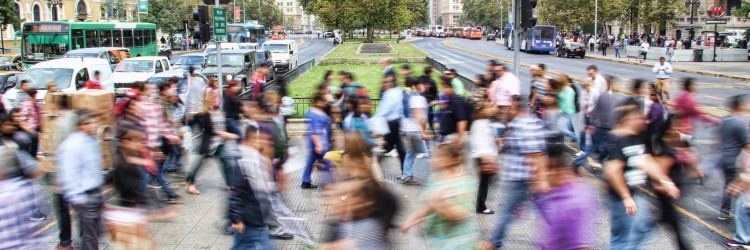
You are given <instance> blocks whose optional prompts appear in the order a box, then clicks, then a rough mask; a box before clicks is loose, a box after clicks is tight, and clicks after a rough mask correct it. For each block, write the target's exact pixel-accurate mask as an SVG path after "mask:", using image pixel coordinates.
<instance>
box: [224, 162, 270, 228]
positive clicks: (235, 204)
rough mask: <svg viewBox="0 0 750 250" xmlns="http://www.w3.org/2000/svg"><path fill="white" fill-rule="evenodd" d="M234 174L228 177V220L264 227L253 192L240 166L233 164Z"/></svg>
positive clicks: (261, 214) (258, 204)
mask: <svg viewBox="0 0 750 250" xmlns="http://www.w3.org/2000/svg"><path fill="white" fill-rule="evenodd" d="M234 168H235V169H234V174H233V175H232V176H231V177H230V178H229V185H231V186H232V192H230V193H229V220H230V221H231V222H232V223H237V222H242V223H243V224H245V227H264V226H265V225H266V224H265V223H264V222H263V212H262V211H261V209H260V203H259V202H258V199H257V198H256V197H255V192H254V191H253V188H252V187H251V186H250V183H249V182H248V177H247V175H246V174H245V172H244V171H242V167H240V166H237V165H235V166H234Z"/></svg>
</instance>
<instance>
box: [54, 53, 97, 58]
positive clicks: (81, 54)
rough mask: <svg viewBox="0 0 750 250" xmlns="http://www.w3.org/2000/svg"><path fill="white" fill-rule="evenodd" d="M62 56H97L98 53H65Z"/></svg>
mask: <svg viewBox="0 0 750 250" xmlns="http://www.w3.org/2000/svg"><path fill="white" fill-rule="evenodd" d="M63 57H75V58H78V57H82V58H99V54H98V53H65V55H63Z"/></svg>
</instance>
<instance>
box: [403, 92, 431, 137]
mask: <svg viewBox="0 0 750 250" xmlns="http://www.w3.org/2000/svg"><path fill="white" fill-rule="evenodd" d="M409 109H411V110H409V117H408V118H404V120H403V121H402V122H401V131H404V132H413V131H422V128H421V127H420V125H419V124H417V121H416V120H415V119H414V118H417V117H415V114H414V113H413V112H412V110H414V109H420V110H422V112H420V113H422V114H421V117H419V118H422V120H427V98H425V97H424V96H421V95H414V96H412V97H410V98H409Z"/></svg>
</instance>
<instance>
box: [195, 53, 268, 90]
mask: <svg viewBox="0 0 750 250" xmlns="http://www.w3.org/2000/svg"><path fill="white" fill-rule="evenodd" d="M257 57H258V54H257V52H255V50H244V49H229V50H221V65H222V67H221V74H222V76H219V75H218V68H217V62H216V61H217V58H218V57H217V56H216V52H212V53H209V54H208V55H206V67H204V68H203V71H201V73H202V74H203V75H205V76H206V77H207V78H208V79H211V78H218V77H224V82H226V81H228V80H237V81H240V86H242V91H243V92H244V91H245V90H247V89H248V80H249V79H248V78H250V77H251V76H252V74H253V72H255V69H256V68H257V67H258V59H257Z"/></svg>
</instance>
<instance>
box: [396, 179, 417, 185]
mask: <svg viewBox="0 0 750 250" xmlns="http://www.w3.org/2000/svg"><path fill="white" fill-rule="evenodd" d="M401 184H404V185H415V186H416V185H422V183H420V182H418V181H417V180H414V179H409V180H408V181H404V182H401Z"/></svg>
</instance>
